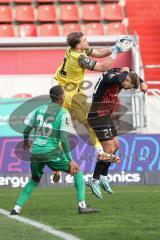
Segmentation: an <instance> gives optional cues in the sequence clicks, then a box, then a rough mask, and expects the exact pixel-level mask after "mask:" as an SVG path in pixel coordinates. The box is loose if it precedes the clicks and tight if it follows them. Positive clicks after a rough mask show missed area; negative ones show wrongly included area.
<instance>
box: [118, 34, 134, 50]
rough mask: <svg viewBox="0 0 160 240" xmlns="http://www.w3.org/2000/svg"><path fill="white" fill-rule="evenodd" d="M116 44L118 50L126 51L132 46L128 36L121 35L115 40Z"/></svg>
mask: <svg viewBox="0 0 160 240" xmlns="http://www.w3.org/2000/svg"><path fill="white" fill-rule="evenodd" d="M116 46H117V48H119V50H120V52H128V51H130V50H131V49H132V47H133V40H132V38H131V37H130V36H123V37H121V38H119V39H118V40H117V42H116Z"/></svg>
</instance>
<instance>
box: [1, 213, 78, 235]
mask: <svg viewBox="0 0 160 240" xmlns="http://www.w3.org/2000/svg"><path fill="white" fill-rule="evenodd" d="M0 214H3V215H5V216H7V217H8V218H11V219H15V220H17V221H19V222H22V223H25V224H28V225H31V226H34V227H36V228H39V229H41V230H42V231H45V232H48V233H50V234H53V235H54V236H57V237H59V238H62V239H65V240H80V238H77V237H75V236H73V235H71V234H69V233H65V232H62V231H59V230H56V229H55V228H53V227H51V226H48V225H45V224H42V223H39V222H37V221H33V220H31V219H29V218H25V217H21V216H17V215H14V216H13V215H9V214H10V213H9V212H8V211H6V210H4V209H0Z"/></svg>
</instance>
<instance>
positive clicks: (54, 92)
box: [49, 85, 64, 102]
mask: <svg viewBox="0 0 160 240" xmlns="http://www.w3.org/2000/svg"><path fill="white" fill-rule="evenodd" d="M63 94H64V90H63V88H62V87H61V86H60V85H56V86H54V87H52V88H51V89H50V90H49V95H50V98H51V99H52V102H55V101H57V100H58V99H59V97H60V96H62V95H63Z"/></svg>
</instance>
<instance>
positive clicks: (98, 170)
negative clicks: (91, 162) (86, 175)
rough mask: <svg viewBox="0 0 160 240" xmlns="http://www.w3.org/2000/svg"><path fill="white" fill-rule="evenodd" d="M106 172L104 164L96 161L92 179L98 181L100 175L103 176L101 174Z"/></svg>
mask: <svg viewBox="0 0 160 240" xmlns="http://www.w3.org/2000/svg"><path fill="white" fill-rule="evenodd" d="M105 170H106V162H103V161H98V162H97V163H96V166H95V169H94V174H93V178H94V179H97V180H99V178H100V175H103V174H102V173H103V172H104V171H105Z"/></svg>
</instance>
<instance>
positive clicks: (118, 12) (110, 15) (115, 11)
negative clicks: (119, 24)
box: [104, 3, 124, 21]
mask: <svg viewBox="0 0 160 240" xmlns="http://www.w3.org/2000/svg"><path fill="white" fill-rule="evenodd" d="M123 18H124V12H123V7H122V6H120V5H118V4H116V3H113V4H106V5H105V7H104V20H112V21H114V20H116V21H121V20H123Z"/></svg>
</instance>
